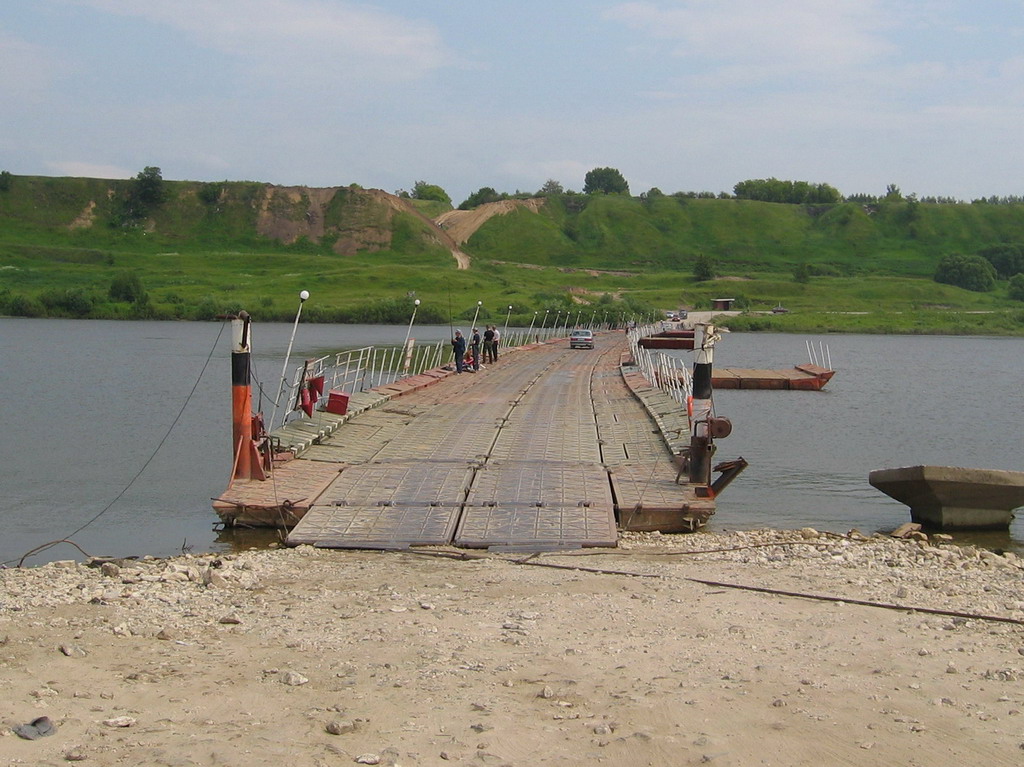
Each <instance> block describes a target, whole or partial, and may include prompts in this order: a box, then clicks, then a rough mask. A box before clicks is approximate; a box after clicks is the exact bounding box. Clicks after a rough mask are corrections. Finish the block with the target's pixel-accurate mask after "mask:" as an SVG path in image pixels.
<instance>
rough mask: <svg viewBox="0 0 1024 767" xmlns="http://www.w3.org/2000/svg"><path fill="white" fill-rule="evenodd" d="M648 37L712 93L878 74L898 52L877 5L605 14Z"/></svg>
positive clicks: (736, 6) (648, 6) (617, 9)
mask: <svg viewBox="0 0 1024 767" xmlns="http://www.w3.org/2000/svg"><path fill="white" fill-rule="evenodd" d="M603 18H604V19H605V20H606V21H611V22H617V23H620V24H622V25H624V26H626V27H628V28H630V29H633V30H635V31H637V32H640V33H642V34H645V35H647V36H648V38H649V39H650V41H651V42H652V43H653V44H654V45H655V47H657V45H658V44H659V43H660V44H661V46H662V47H663V48H665V49H667V50H665V51H664V52H665V53H666V54H668V55H669V56H671V57H673V58H677V59H681V60H685V61H686V62H687V64H686V66H687V67H688V71H690V72H694V71H696V72H699V73H700V79H699V80H695V81H694V84H696V85H699V86H700V87H704V88H720V87H733V86H737V85H741V84H744V85H747V86H751V85H755V84H757V83H764V82H766V81H771V80H773V79H774V80H776V81H778V83H779V85H780V86H782V87H789V86H791V85H792V81H791V80H792V78H799V79H805V80H809V81H820V80H822V79H824V78H828V77H834V76H836V75H837V74H842V75H843V76H849V73H851V72H856V71H857V70H858V69H859V68H870V69H874V68H876V67H877V66H878V64H879V62H880V61H882V60H885V59H886V58H888V57H890V56H892V55H893V54H894V53H895V52H896V47H895V46H894V45H893V44H892V43H891V42H890V41H889V40H888V39H887V38H886V35H885V32H886V31H887V29H888V25H889V24H891V23H892V20H891V19H889V18H887V17H886V15H885V14H884V13H883V12H882V11H881V10H880V9H879V4H878V2H877V1H876V0H831V1H830V2H821V1H820V0H789V1H788V2H786V3H766V2H762V1H761V0H686V1H685V2H675V3H655V2H631V3H622V4H619V5H616V6H613V7H612V8H610V9H609V10H607V11H606V12H605V13H604V14H603Z"/></svg>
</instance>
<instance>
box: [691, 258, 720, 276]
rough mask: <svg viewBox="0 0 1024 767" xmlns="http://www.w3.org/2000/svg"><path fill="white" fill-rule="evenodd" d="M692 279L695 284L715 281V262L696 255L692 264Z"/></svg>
mask: <svg viewBox="0 0 1024 767" xmlns="http://www.w3.org/2000/svg"><path fill="white" fill-rule="evenodd" d="M693 279H695V280H697V282H707V281H708V280H713V279H715V262H714V261H713V260H712V259H711V257H710V256H706V255H704V254H703V253H698V254H697V258H696V260H694V262H693Z"/></svg>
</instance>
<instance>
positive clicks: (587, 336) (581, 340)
mask: <svg viewBox="0 0 1024 767" xmlns="http://www.w3.org/2000/svg"><path fill="white" fill-rule="evenodd" d="M569 348H570V349H593V348H594V334H593V332H592V331H590V330H574V331H572V333H570V334H569Z"/></svg>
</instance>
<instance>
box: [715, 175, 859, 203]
mask: <svg viewBox="0 0 1024 767" xmlns="http://www.w3.org/2000/svg"><path fill="white" fill-rule="evenodd" d="M733 194H734V195H735V196H736V197H737V198H739V199H743V200H759V201H761V202H782V203H790V204H793V205H828V204H832V203H837V202H840V201H841V200H842V195H841V194H839V190H838V189H836V188H835V187H833V186H830V185H828V184H812V183H810V182H809V181H781V180H779V179H777V178H755V179H748V180H746V181H740V182H739V183H738V184H736V185H735V186H734V187H733Z"/></svg>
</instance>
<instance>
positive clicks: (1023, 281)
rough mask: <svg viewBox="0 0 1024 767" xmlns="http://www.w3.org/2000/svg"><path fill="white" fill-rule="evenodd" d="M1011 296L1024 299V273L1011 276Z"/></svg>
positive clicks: (1017, 299) (1020, 299) (1018, 299)
mask: <svg viewBox="0 0 1024 767" xmlns="http://www.w3.org/2000/svg"><path fill="white" fill-rule="evenodd" d="M1009 293H1010V298H1012V299H1013V300H1014V301H1024V274H1015V275H1013V276H1012V277H1011V278H1010V290H1009Z"/></svg>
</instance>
